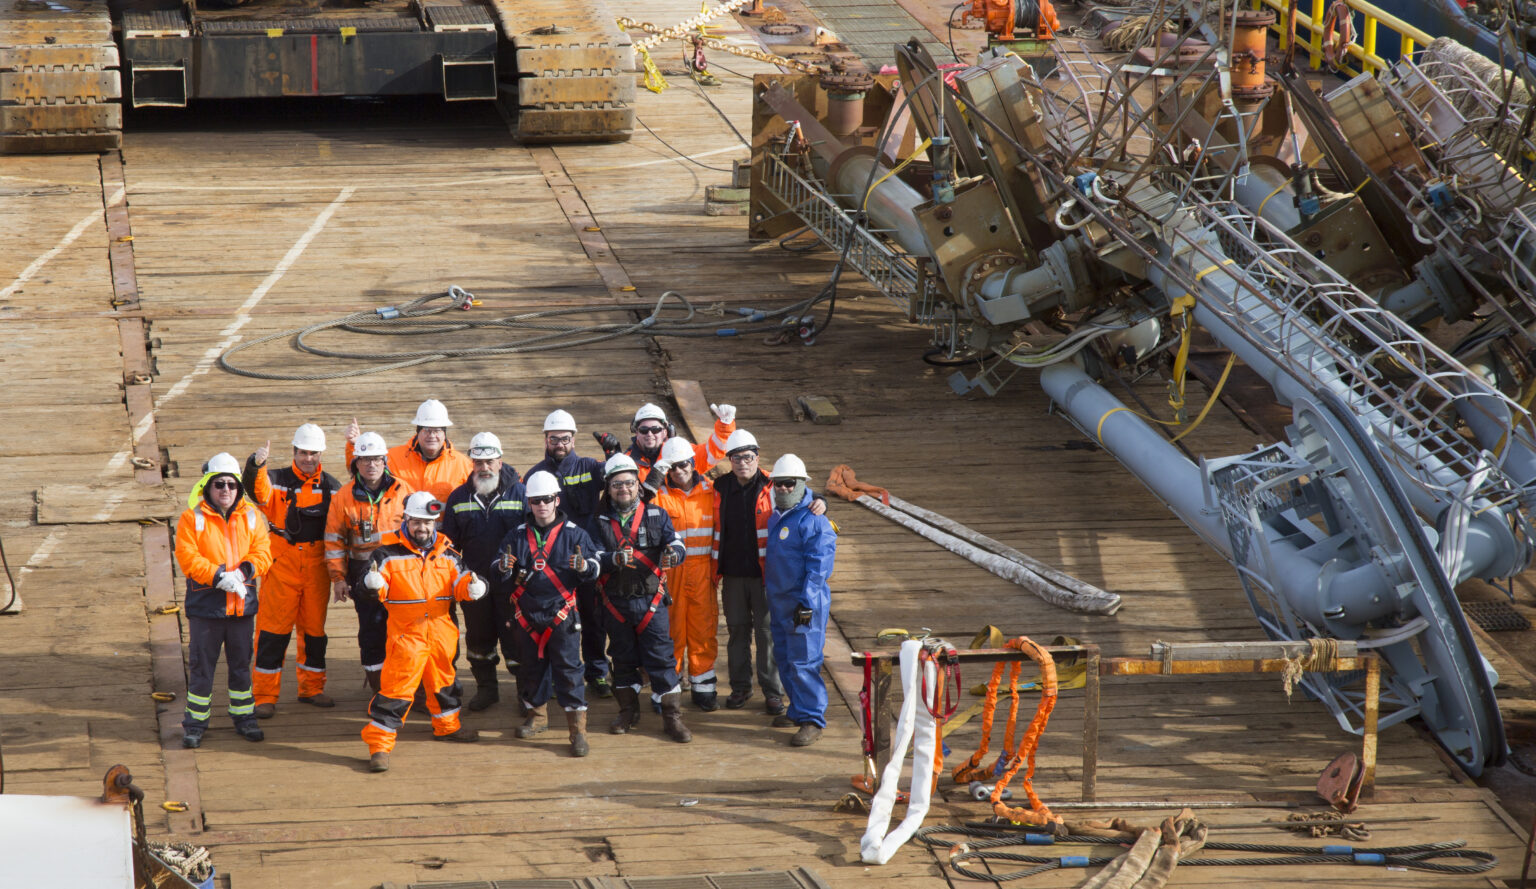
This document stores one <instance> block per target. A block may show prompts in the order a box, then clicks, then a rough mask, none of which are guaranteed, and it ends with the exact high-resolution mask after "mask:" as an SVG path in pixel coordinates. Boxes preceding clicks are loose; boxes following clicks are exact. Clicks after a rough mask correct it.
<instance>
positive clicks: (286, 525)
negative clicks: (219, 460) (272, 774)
mask: <svg viewBox="0 0 1536 889" xmlns="http://www.w3.org/2000/svg"><path fill="white" fill-rule="evenodd" d="M270 451H271V442H268V443H267V444H265V445H263V446H262V447H260V448H258V449H257V450H256V453H254V454H252V455H251V456H250V457H249V458H247V459H246V461H245V474H244V478H243V481H244V484H245V492H246V494H248V495H249V496H250V498H251V500H252V501H253V502H254V503H255V504H256V506H257V508H259V509H260V510H261V511H262V513H263V514H264V515H266V517H267V521H268V522H270V523H271V524H272V570H271V571H269V572H267V576H266V578H265V579H264V580H263V582H262V587H261V604H262V608H261V611H260V613H258V614H257V616H256V663H255V667H254V674H255V675H254V679H255V685H254V687H253V688H252V691H253V692H254V693H255V696H256V718H257V719H271V718H272V714H273V713H275V712H276V711H277V698H278V695H279V694H280V693H281V692H282V687H283V660H284V657H285V656H286V654H287V652H288V639H289V637H290V636H292V635H293V630H294V627H295V626H297V627H298V630H299V643H298V671H297V672H298V677H297V678H298V681H299V682H298V684H299V702H300V703H304V704H312V705H314V706H316V707H334V706H336V702H335V700H333V699H332V698H331V696H330V695H328V694H326V693H325V646H326V641H327V640H326V635H325V612H326V606H327V605H328V603H329V600H330V595H331V581H330V576H329V575H328V574H327V572H326V568H325V542H324V539H325V520H326V513H327V512H328V511H329V509H330V506H331V497H332V495H334V494H335V493H336V492H337V491H338V490H340V489H341V483H340V482H338V481H337V480H336V479H335V478H333V477H331V476H330V475H328V474H326V473H325V472H323V471H322V470H321V468H320V455H321V453H322V452H324V451H325V432H324V431H323V430H322V429H321V428H320V427H319V426H316V425H315V424H313V423H305V424H304V425H303V426H300V427H299V428H298V430H297V431H295V432H294V433H293V465H292V466H289V467H285V468H283V469H278V470H274V471H271V472H268V471H267V457H268V455H269V453H270Z"/></svg>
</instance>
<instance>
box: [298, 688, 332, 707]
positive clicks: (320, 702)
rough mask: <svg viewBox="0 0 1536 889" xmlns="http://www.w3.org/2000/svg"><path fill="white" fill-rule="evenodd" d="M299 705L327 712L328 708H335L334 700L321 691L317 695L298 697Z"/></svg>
mask: <svg viewBox="0 0 1536 889" xmlns="http://www.w3.org/2000/svg"><path fill="white" fill-rule="evenodd" d="M299 703H300V704H308V705H310V706H311V707H320V708H322V709H325V710H329V709H330V708H332V707H334V706H336V699H335V698H333V697H331V696H330V695H328V694H326V693H325V692H323V691H322V692H320V693H319V694H317V695H308V696H306V697H300V698H299Z"/></svg>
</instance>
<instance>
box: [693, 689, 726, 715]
mask: <svg viewBox="0 0 1536 889" xmlns="http://www.w3.org/2000/svg"><path fill="white" fill-rule="evenodd" d="M688 694H689V696H690V697H692V698H693V706H695V707H698V708H699V709H700V710H703V711H704V712H705V713H713V712H714V711H716V710H718V709H720V694H719V693H718V692H713V691H694V692H689V693H688Z"/></svg>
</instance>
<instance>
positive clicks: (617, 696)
mask: <svg viewBox="0 0 1536 889" xmlns="http://www.w3.org/2000/svg"><path fill="white" fill-rule="evenodd" d="M613 699H614V700H615V701H618V702H619V715H618V716H615V717H614V718H613V722H612V723H610V724H609V725H608V732H609V733H610V734H614V735H622V734H624V733H625V732H627V731H629V730H630V729H632V728H634V727H635V726H637V725H639V724H640V693H639V692H638V691H635V690H634V689H633V688H630V687H629V686H627V685H620V686H617V687H615V688H614V690H613Z"/></svg>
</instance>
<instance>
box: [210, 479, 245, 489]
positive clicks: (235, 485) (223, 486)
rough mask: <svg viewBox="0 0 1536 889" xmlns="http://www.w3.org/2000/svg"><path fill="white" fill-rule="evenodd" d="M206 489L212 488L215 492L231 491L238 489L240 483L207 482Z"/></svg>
mask: <svg viewBox="0 0 1536 889" xmlns="http://www.w3.org/2000/svg"><path fill="white" fill-rule="evenodd" d="M208 487H210V488H213V489H215V490H220V491H233V490H235V489H236V488H239V487H240V483H239V482H231V481H217V482H209V483H208Z"/></svg>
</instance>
